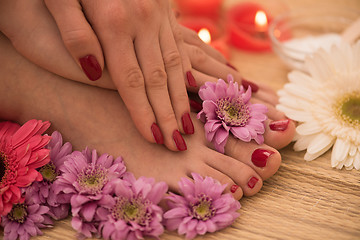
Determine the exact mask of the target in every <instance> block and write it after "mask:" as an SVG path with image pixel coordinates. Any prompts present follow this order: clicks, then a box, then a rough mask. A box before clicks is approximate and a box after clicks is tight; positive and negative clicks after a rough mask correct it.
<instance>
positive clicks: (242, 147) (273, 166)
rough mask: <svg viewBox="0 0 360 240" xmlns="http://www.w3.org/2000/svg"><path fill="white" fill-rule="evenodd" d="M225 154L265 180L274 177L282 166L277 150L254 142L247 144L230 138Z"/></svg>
mask: <svg viewBox="0 0 360 240" xmlns="http://www.w3.org/2000/svg"><path fill="white" fill-rule="evenodd" d="M225 153H226V155H228V156H230V157H232V158H234V159H237V160H238V161H240V162H241V163H243V164H245V165H247V166H248V167H249V168H251V169H253V170H254V171H256V173H257V174H258V175H259V176H260V177H261V179H263V180H266V179H268V178H269V177H271V176H272V175H274V174H275V173H276V172H277V170H278V169H279V167H280V164H281V155H280V153H279V152H278V151H277V150H276V149H274V148H272V147H270V146H268V145H266V144H261V145H258V144H257V143H255V142H254V141H251V142H249V143H246V142H243V141H240V140H239V139H235V138H234V137H229V139H228V142H227V143H226V146H225Z"/></svg>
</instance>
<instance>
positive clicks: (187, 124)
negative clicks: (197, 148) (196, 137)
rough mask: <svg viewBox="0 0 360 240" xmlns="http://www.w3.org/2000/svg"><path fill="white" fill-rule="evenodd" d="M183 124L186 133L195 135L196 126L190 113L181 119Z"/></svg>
mask: <svg viewBox="0 0 360 240" xmlns="http://www.w3.org/2000/svg"><path fill="white" fill-rule="evenodd" d="M181 123H182V125H183V129H184V132H185V133H186V134H193V133H194V124H193V122H192V120H191V118H190V114H189V113H184V114H183V115H182V117H181Z"/></svg>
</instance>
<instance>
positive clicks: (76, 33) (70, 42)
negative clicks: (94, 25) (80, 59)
mask: <svg viewBox="0 0 360 240" xmlns="http://www.w3.org/2000/svg"><path fill="white" fill-rule="evenodd" d="M62 38H63V41H64V44H65V45H66V46H67V47H68V48H70V49H74V48H79V47H80V46H84V45H86V44H87V43H88V42H89V41H90V40H91V39H92V33H91V32H89V30H86V29H71V30H67V31H64V32H63V34H62Z"/></svg>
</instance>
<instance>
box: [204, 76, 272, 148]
mask: <svg viewBox="0 0 360 240" xmlns="http://www.w3.org/2000/svg"><path fill="white" fill-rule="evenodd" d="M199 96H200V98H201V99H202V100H203V109H202V110H201V111H200V112H199V113H198V115H197V116H198V118H199V119H201V120H202V121H203V122H205V126H204V127H205V135H206V138H207V140H208V141H210V142H212V143H213V144H214V145H215V148H216V150H217V151H219V152H221V153H224V151H225V150H224V148H225V144H226V142H227V139H228V136H229V132H231V133H232V134H233V135H234V136H235V137H236V138H238V139H241V140H242V141H245V142H250V141H251V139H254V140H255V141H256V142H257V143H258V144H262V143H263V142H264V137H263V133H264V132H265V127H264V123H263V122H264V121H265V120H266V119H267V116H266V115H265V113H266V112H267V107H266V106H265V105H263V104H251V103H250V102H249V101H250V98H251V87H249V88H248V89H247V91H245V90H244V87H243V86H240V89H239V86H238V83H236V82H235V83H234V79H233V77H232V76H231V75H229V76H228V84H226V82H225V81H224V80H222V79H219V80H218V82H217V83H214V82H206V83H205V85H203V86H201V87H200V90H199Z"/></svg>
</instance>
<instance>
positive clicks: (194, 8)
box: [175, 0, 223, 20]
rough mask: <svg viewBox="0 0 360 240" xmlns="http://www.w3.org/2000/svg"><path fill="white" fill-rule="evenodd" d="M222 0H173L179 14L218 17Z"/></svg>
mask: <svg viewBox="0 0 360 240" xmlns="http://www.w3.org/2000/svg"><path fill="white" fill-rule="evenodd" d="M222 2H223V0H175V3H176V6H177V9H178V10H179V12H180V14H181V15H190V16H201V17H207V18H211V19H214V20H216V19H218V17H219V15H220V10H221V6H222Z"/></svg>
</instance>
